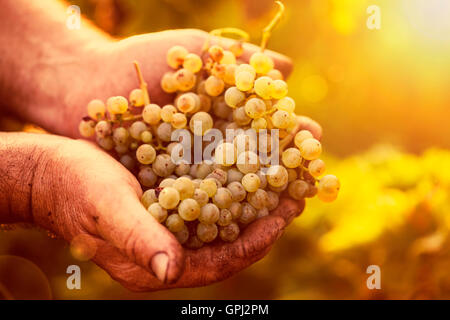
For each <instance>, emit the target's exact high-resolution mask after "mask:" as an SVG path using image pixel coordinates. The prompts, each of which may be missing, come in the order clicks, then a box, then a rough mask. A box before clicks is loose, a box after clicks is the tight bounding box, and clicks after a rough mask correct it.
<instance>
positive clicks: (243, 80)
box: [234, 67, 255, 92]
mask: <svg viewBox="0 0 450 320" xmlns="http://www.w3.org/2000/svg"><path fill="white" fill-rule="evenodd" d="M238 69H239V67H238V68H237V69H236V71H235V74H234V81H235V83H236V87H237V88H238V89H239V90H241V91H244V92H245V91H249V90H251V89H252V88H253V82H254V81H255V76H254V75H252V74H251V73H250V72H247V71H241V72H238Z"/></svg>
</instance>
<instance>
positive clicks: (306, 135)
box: [294, 130, 314, 148]
mask: <svg viewBox="0 0 450 320" xmlns="http://www.w3.org/2000/svg"><path fill="white" fill-rule="evenodd" d="M312 138H314V137H313V135H312V133H311V132H309V131H308V130H300V131H299V132H297V134H296V135H295V138H294V143H295V145H296V146H297V148H300V145H301V144H302V142H303V141H305V140H306V139H312Z"/></svg>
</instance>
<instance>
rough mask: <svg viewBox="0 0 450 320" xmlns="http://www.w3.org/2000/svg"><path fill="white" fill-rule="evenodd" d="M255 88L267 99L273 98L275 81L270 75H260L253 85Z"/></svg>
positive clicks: (257, 92) (258, 93)
mask: <svg viewBox="0 0 450 320" xmlns="http://www.w3.org/2000/svg"><path fill="white" fill-rule="evenodd" d="M253 87H254V90H255V92H256V94H257V95H258V96H260V97H261V98H263V99H265V100H267V99H271V98H272V93H273V91H274V83H273V81H272V79H271V78H270V77H267V76H264V77H259V78H258V79H256V80H255V83H254V85H253Z"/></svg>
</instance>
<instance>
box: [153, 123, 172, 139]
mask: <svg viewBox="0 0 450 320" xmlns="http://www.w3.org/2000/svg"><path fill="white" fill-rule="evenodd" d="M156 136H157V137H158V138H160V139H161V140H162V141H164V142H170V141H171V139H172V125H171V124H170V123H167V122H163V123H161V124H160V125H159V126H158V128H157V129H156Z"/></svg>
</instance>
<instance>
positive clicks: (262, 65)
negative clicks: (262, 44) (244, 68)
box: [250, 52, 274, 74]
mask: <svg viewBox="0 0 450 320" xmlns="http://www.w3.org/2000/svg"><path fill="white" fill-rule="evenodd" d="M250 65H251V66H252V67H253V68H255V71H256V73H260V74H266V73H268V72H269V71H270V70H272V69H273V66H274V63H273V60H272V58H271V57H269V56H268V55H266V54H264V53H262V52H255V53H254V54H252V56H251V57H250Z"/></svg>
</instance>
